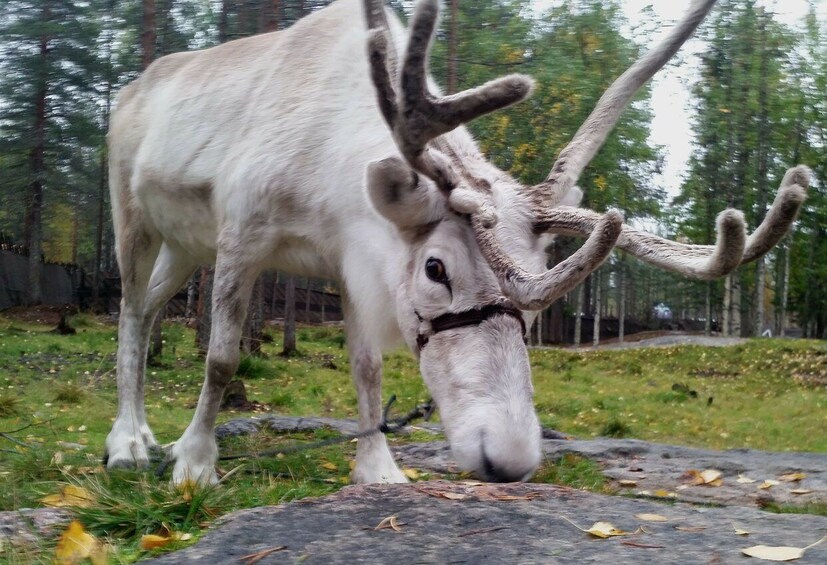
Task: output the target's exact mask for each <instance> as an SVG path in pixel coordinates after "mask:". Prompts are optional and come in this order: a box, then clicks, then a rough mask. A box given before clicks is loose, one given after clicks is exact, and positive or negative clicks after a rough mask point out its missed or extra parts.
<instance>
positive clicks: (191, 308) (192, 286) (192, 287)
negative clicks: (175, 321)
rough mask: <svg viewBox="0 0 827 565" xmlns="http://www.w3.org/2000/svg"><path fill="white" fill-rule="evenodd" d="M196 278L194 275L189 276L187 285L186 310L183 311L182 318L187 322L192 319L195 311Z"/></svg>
mask: <svg viewBox="0 0 827 565" xmlns="http://www.w3.org/2000/svg"><path fill="white" fill-rule="evenodd" d="M196 278H197V277H196V275H193V276H191V277H190V280H189V282H188V283H187V308H186V309H185V310H184V317H185V318H186V319H188V320H190V319H192V317H193V316H194V315H195V312H196V311H197V310H196V308H197V303H196V300H197V296H198V285H197V283H196Z"/></svg>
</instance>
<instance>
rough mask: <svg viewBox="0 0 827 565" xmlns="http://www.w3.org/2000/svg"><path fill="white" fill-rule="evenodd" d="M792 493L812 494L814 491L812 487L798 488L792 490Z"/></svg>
mask: <svg viewBox="0 0 827 565" xmlns="http://www.w3.org/2000/svg"><path fill="white" fill-rule="evenodd" d="M790 492H791V493H792V494H810V493H811V492H813V491H812V490H811V489H808V488H797V489H793V490H791V491H790Z"/></svg>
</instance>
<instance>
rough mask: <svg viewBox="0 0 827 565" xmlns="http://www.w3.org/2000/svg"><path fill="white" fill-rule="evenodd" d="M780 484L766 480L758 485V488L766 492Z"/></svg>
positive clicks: (772, 480)
mask: <svg viewBox="0 0 827 565" xmlns="http://www.w3.org/2000/svg"><path fill="white" fill-rule="evenodd" d="M780 484H781V482H780V481H776V480H774V479H767V480H766V481H764V482H763V483H761V484H760V485H758V488H760V489H763V490H767V489H770V488H772V487H774V486H775V485H780Z"/></svg>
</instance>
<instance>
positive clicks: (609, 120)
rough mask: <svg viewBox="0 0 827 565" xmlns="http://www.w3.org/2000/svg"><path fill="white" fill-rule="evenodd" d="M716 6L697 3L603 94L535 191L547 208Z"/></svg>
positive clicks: (702, 0)
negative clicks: (635, 97) (651, 79)
mask: <svg viewBox="0 0 827 565" xmlns="http://www.w3.org/2000/svg"><path fill="white" fill-rule="evenodd" d="M714 5H715V0H695V1H694V2H693V3H692V4H691V5H690V7H689V10H687V12H686V14H684V16H683V18H682V19H681V20H680V21H679V22H678V23H677V24H675V27H673V28H672V31H670V32H669V34H668V35H667V36H666V37H665V38H664V39H663V40H662V41H661V42H660V43H659V44H658V45H657V46H656V47H655V48H654V49H652V50H650V51H649V52H648V53H646V54H645V55H644V56H643V57H641V58H640V59H639V60H638V61H636V62H635V63H634V64H633V65H632V66H631V67H629V69H627V70H626V72H624V73H623V74H622V75H620V76H619V77H618V78H617V79H616V80H615V81H614V82H613V83H612V85H611V86H610V87H609V88H608V89H607V90H606V92H604V93H603V96H601V97H600V100H598V101H597V105H596V106H595V108H594V110H593V111H592V113H591V114H590V115H589V117H588V118H586V121H585V122H583V125H581V126H580V129H578V130H577V133H575V134H574V137H573V138H572V140H571V141H570V142H569V144H568V145H567V146H566V147H565V148H564V149H563V150H562V151H561V152H560V155H559V156H558V157H557V161H555V163H554V166H553V167H552V168H551V172H550V173H549V175H548V178H547V179H546V180H545V181H543V182H542V183H540V184H538V185H536V186H534V187H533V190H534V191H535V192H536V193H537V194H538V195H541V196H544V197H545V200H546V202H545V204H546V205H547V206H548V207H552V206H555V205H557V204H558V203H559V201H560V199H562V198H563V197H564V196H565V195H566V193H567V192H568V191H569V189H571V187H573V186H574V185H575V183H577V179H578V178H580V174H581V173H582V172H583V169H585V168H586V165H588V164H589V163H590V162H591V160H592V158H594V156H595V155H596V154H597V151H598V150H599V149H600V148H601V147H602V146H603V143H604V142H605V141H606V138H607V137H608V135H609V133H610V132H611V131H612V130H613V129H614V127H615V125H616V124H617V121H618V119H620V116H621V114H623V111H624V110H625V109H626V106H628V105H629V102H631V101H632V99H633V98H634V96H635V94H636V93H637V91H638V90H640V88H641V87H642V86H643V85H644V84H646V82H648V80H649V79H650V78H652V77H653V76H654V75H655V73H657V72H658V71H659V70H660V69H661V68H662V67H663V66H664V65H665V64H666V63H667V62H668V61H669V59H671V58H672V57H673V56H674V55H675V53H677V52H678V50H679V49H680V48H681V46H682V45H683V44H684V43H686V40H687V39H689V37H690V36H691V35H692V34H693V33H694V32H695V29H696V28H697V27H698V26H699V25H700V24H701V22H702V21H703V20H704V18H706V15H707V14H708V13H709V11H710V10H711V9H712V7H713V6H714Z"/></svg>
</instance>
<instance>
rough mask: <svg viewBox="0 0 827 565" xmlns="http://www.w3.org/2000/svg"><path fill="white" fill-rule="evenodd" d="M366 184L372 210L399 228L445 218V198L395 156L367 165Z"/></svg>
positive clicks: (430, 183) (432, 185)
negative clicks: (374, 209)
mask: <svg viewBox="0 0 827 565" xmlns="http://www.w3.org/2000/svg"><path fill="white" fill-rule="evenodd" d="M367 185H368V194H369V195H370V201H371V203H372V204H373V206H374V208H376V210H377V211H378V212H379V213H380V214H382V216H384V217H385V218H387V219H388V220H390V221H391V222H393V223H394V224H396V227H398V228H399V229H410V228H415V227H417V226H421V225H425V224H430V223H432V222H435V221H437V220H440V219H442V218H443V217H444V216H445V212H446V205H447V203H446V199H445V196H443V195H442V194H441V193H440V192H439V190H437V188H436V186H435V185H434V184H433V183H432V182H429V181H427V180H425V178H424V177H421V176H420V175H419V174H418V173H416V172H415V171H414V170H413V169H411V168H410V167H409V166H408V165H406V164H405V162H404V161H403V160H402V159H400V158H399V157H388V158H387V159H382V160H381V161H374V162H373V163H370V164H369V165H368V171H367Z"/></svg>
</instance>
